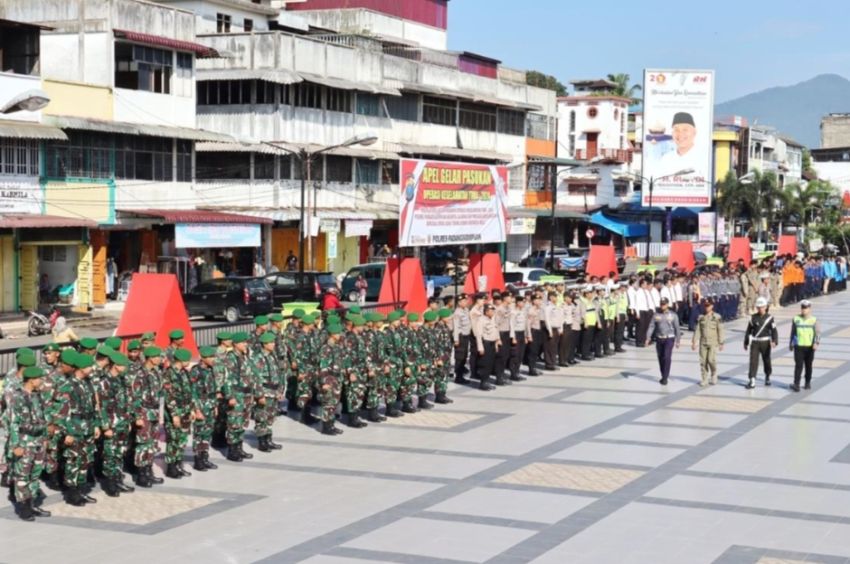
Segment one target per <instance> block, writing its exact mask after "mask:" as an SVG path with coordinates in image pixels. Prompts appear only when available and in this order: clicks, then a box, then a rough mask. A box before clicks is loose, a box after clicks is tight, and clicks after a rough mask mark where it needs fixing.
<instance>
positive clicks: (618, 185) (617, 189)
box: [614, 182, 629, 198]
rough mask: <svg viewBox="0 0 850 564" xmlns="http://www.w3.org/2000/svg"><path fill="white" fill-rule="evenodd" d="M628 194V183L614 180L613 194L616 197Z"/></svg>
mask: <svg viewBox="0 0 850 564" xmlns="http://www.w3.org/2000/svg"><path fill="white" fill-rule="evenodd" d="M628 195H629V183H628V182H614V196H616V197H618V198H625V197H626V196H628Z"/></svg>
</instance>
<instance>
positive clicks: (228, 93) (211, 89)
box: [198, 80, 256, 106]
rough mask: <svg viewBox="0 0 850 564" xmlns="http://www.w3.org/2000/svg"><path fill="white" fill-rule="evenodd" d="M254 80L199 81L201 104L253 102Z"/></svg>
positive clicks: (199, 103)
mask: <svg viewBox="0 0 850 564" xmlns="http://www.w3.org/2000/svg"><path fill="white" fill-rule="evenodd" d="M255 82H256V81H254V80H210V81H205V82H199V83H198V105H199V106H228V105H239V104H245V105H247V104H250V103H251V87H252V85H253V83H255Z"/></svg>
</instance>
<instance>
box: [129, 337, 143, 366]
mask: <svg viewBox="0 0 850 564" xmlns="http://www.w3.org/2000/svg"><path fill="white" fill-rule="evenodd" d="M127 358H129V359H130V366H129V367H128V368H127V371H128V372H129V371H130V370H133V369H135V368H141V367H142V365H143V364H144V360H143V359H142V342H141V341H140V340H138V339H133V340H132V341H130V342H129V343H127Z"/></svg>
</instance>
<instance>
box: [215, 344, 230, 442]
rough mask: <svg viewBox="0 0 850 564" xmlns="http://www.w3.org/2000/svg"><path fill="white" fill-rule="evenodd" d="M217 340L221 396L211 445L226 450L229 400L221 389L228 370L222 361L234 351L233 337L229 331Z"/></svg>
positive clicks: (216, 353)
mask: <svg viewBox="0 0 850 564" xmlns="http://www.w3.org/2000/svg"><path fill="white" fill-rule="evenodd" d="M215 338H216V341H218V347H217V348H216V349H215V356H216V360H217V361H218V362H216V363H215V364H214V367H215V368H217V369H218V370H217V371H216V376H217V377H216V382H217V383H218V387H217V388H216V389H217V390H218V391H219V396H218V410H217V411H216V416H215V423H214V424H213V435H212V441H211V443H212V446H213V448H224V447H226V446H227V438H226V437H225V435H226V433H227V400H226V399H225V397H224V395H223V394H221V389H222V387H223V386H224V379H225V377H226V370H225V367H224V364H223V363H222V362H221V361H222V360H223V359H224V357H225V356H226V355H227V353H229V352H230V351H231V350H233V335H232V334H231V333H230V332H228V331H220V332H219V333H217V334H216V336H215Z"/></svg>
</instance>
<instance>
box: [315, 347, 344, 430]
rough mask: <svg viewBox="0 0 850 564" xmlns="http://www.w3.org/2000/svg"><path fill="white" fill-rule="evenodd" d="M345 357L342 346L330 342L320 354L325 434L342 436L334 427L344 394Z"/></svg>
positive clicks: (320, 382) (320, 392) (319, 376)
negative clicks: (341, 396)
mask: <svg viewBox="0 0 850 564" xmlns="http://www.w3.org/2000/svg"><path fill="white" fill-rule="evenodd" d="M342 357H343V350H342V345H341V344H340V343H339V342H337V343H334V342H333V341H331V340H328V341H327V342H326V343H325V344H324V346H323V347H322V348H321V351H320V353H319V375H318V379H319V384H320V391H319V394H320V399H321V402H322V432H323V433H325V434H341V433H342V430H340V429H336V428H335V427H334V420H335V417H336V407H337V405H338V404H339V399H340V394H341V393H342V378H343V375H344V374H345V368H344V366H343V364H342V363H341V362H340V361H341V359H342Z"/></svg>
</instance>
